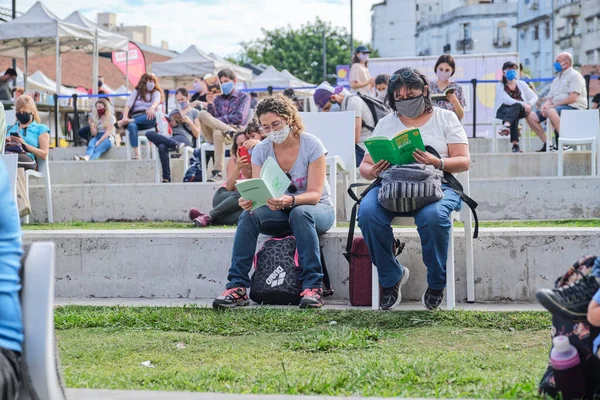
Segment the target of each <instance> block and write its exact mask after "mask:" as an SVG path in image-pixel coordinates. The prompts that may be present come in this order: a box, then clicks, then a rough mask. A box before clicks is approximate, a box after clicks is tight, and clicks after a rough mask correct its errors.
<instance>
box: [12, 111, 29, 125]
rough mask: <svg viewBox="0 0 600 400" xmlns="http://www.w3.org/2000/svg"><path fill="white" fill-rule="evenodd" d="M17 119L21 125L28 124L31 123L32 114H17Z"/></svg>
mask: <svg viewBox="0 0 600 400" xmlns="http://www.w3.org/2000/svg"><path fill="white" fill-rule="evenodd" d="M15 117H17V120H18V121H19V122H20V123H21V124H28V123H29V122H31V117H32V114H31V113H28V112H18V113H16V114H15Z"/></svg>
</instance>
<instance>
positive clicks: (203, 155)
mask: <svg viewBox="0 0 600 400" xmlns="http://www.w3.org/2000/svg"><path fill="white" fill-rule="evenodd" d="M199 148H200V161H201V162H202V182H206V180H207V179H208V174H207V169H208V168H207V166H206V152H207V151H215V145H214V144H212V143H208V142H205V143H201V144H200V147H199ZM188 149H192V148H191V147H188ZM225 150H231V144H226V145H225ZM193 151H194V150H193V149H192V152H193ZM184 154H185V157H186V158H189V157H188V156H187V155H188V152H185V153H184ZM186 171H187V168H186ZM221 172H222V173H224V172H225V171H221Z"/></svg>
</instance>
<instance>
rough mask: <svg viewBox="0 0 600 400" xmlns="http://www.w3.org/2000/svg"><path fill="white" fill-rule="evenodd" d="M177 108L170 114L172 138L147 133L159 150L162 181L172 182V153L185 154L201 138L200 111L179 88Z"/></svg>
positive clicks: (186, 92)
mask: <svg viewBox="0 0 600 400" xmlns="http://www.w3.org/2000/svg"><path fill="white" fill-rule="evenodd" d="M175 101H176V102H177V108H175V109H174V110H173V111H171V112H170V113H169V118H168V119H169V124H170V125H171V128H172V132H173V134H172V136H171V137H168V136H164V135H161V134H160V133H158V132H154V131H151V132H147V133H146V137H147V138H148V140H149V141H151V142H152V143H154V144H155V145H156V147H157V148H158V156H159V158H160V165H161V168H162V181H163V182H164V183H167V182H171V160H170V157H169V152H170V151H175V150H177V153H178V154H183V149H184V148H185V146H191V144H192V140H193V139H194V138H198V137H199V136H200V121H199V120H198V116H199V115H200V111H198V110H196V109H195V108H193V107H192V106H191V105H190V101H189V95H188V91H187V90H186V89H185V88H179V89H177V91H176V92H175Z"/></svg>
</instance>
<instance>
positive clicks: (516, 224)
mask: <svg viewBox="0 0 600 400" xmlns="http://www.w3.org/2000/svg"><path fill="white" fill-rule="evenodd" d="M454 225H455V226H457V227H461V226H463V224H462V223H460V222H455V223H454ZM337 226H338V228H347V227H348V226H349V223H348V222H340V223H338V225H337ZM480 226H481V227H482V228H600V219H563V220H541V221H481V222H480ZM395 227H399V226H396V225H395ZM22 228H23V229H24V230H55V229H57V230H68V229H85V230H93V229H96V230H122V229H198V228H196V227H195V226H194V224H192V223H191V222H175V221H131V222H122V221H119V222H81V221H75V222H57V223H53V224H40V223H35V224H26V225H23V226H22ZM210 228H233V226H211V227H210ZM203 229H208V228H203Z"/></svg>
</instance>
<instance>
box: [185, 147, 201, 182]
mask: <svg viewBox="0 0 600 400" xmlns="http://www.w3.org/2000/svg"><path fill="white" fill-rule="evenodd" d="M189 165H190V166H189V167H188V169H187V171H185V175H183V181H184V182H202V162H201V161H200V149H195V150H194V153H193V155H192V157H191V158H190V164H189Z"/></svg>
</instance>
